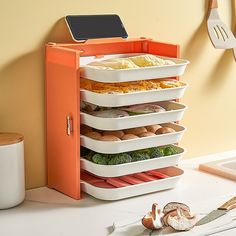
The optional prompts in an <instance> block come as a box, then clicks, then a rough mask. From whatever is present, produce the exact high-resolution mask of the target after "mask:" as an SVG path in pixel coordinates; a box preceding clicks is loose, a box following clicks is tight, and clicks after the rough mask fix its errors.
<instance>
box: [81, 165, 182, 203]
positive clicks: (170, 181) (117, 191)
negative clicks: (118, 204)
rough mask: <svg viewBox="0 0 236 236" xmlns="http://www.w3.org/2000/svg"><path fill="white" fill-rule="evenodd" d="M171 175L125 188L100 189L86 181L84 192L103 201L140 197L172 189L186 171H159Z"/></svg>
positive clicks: (83, 183) (168, 168) (174, 168)
mask: <svg viewBox="0 0 236 236" xmlns="http://www.w3.org/2000/svg"><path fill="white" fill-rule="evenodd" d="M158 171H160V172H162V173H164V174H167V175H169V176H170V177H169V178H166V179H159V180H155V181H150V182H146V183H143V184H137V185H131V186H128V187H123V188H114V189H113V188H112V189H109V188H99V187H95V186H93V185H91V184H89V183H86V182H84V181H82V182H81V188H82V191H84V192H86V193H88V194H90V195H92V196H93V197H95V198H98V199H101V200H119V199H123V198H128V197H133V196H138V195H142V194H146V193H151V192H157V191H162V190H166V189H171V188H174V187H175V186H176V184H177V183H178V181H179V179H180V178H181V176H182V175H183V173H184V171H183V170H181V169H179V168H176V167H167V168H163V169H160V170H158Z"/></svg>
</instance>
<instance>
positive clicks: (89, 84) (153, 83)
mask: <svg viewBox="0 0 236 236" xmlns="http://www.w3.org/2000/svg"><path fill="white" fill-rule="evenodd" d="M181 86H183V83H182V82H180V81H178V80H173V79H172V80H140V81H134V82H122V83H102V82H96V81H92V80H89V79H85V78H80V87H81V88H82V89H86V90H89V91H92V92H95V93H131V92H138V91H149V90H158V89H164V88H175V87H181Z"/></svg>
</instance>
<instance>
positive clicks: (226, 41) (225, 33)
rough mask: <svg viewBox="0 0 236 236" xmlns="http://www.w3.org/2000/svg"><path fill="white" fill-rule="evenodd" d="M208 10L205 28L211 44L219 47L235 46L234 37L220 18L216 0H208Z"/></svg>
mask: <svg viewBox="0 0 236 236" xmlns="http://www.w3.org/2000/svg"><path fill="white" fill-rule="evenodd" d="M209 11H210V14H209V16H208V19H207V29H208V33H209V37H210V40H211V42H212V44H213V46H214V47H215V48H220V49H228V48H234V47H235V48H236V38H235V37H234V35H233V33H232V32H231V30H230V29H229V28H228V27H227V26H226V25H225V24H224V22H223V21H222V20H221V19H220V16H219V13H218V2H217V0H210V2H209Z"/></svg>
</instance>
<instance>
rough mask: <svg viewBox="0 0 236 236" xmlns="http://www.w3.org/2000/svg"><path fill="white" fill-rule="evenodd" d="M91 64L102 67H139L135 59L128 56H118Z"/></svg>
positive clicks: (91, 64)
mask: <svg viewBox="0 0 236 236" xmlns="http://www.w3.org/2000/svg"><path fill="white" fill-rule="evenodd" d="M89 66H96V67H98V68H100V69H115V70H117V69H133V68H138V66H137V65H135V63H133V61H131V60H129V59H128V58H116V59H110V60H104V61H99V62H91V63H90V64H89Z"/></svg>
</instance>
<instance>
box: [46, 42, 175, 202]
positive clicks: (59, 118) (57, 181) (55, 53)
mask: <svg viewBox="0 0 236 236" xmlns="http://www.w3.org/2000/svg"><path fill="white" fill-rule="evenodd" d="M123 53H150V54H155V55H161V56H167V57H179V45H174V44H168V43H161V42H156V41H153V40H151V39H146V38H138V39H122V38H113V39H93V40H88V41H86V42H82V43H76V44H55V43H48V44H47V45H46V83H45V84H46V88H45V89H46V92H45V93H46V157H47V179H48V182H47V185H48V187H49V188H53V189H56V190H58V191H60V192H62V193H64V194H66V195H68V196H70V197H72V198H74V199H80V197H81V195H80V67H79V65H80V57H83V56H97V57H102V56H103V55H106V54H123ZM175 79H178V78H175ZM68 115H69V116H70V117H71V118H72V121H73V122H72V123H73V124H72V125H73V131H72V133H71V135H67V132H66V131H67V122H66V121H67V120H66V118H67V116H68Z"/></svg>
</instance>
